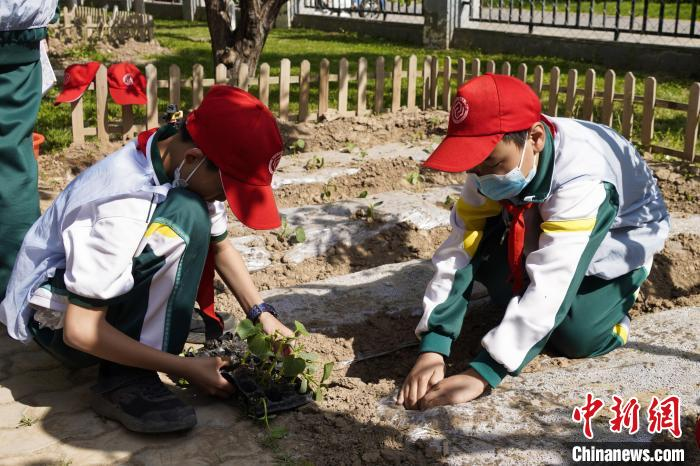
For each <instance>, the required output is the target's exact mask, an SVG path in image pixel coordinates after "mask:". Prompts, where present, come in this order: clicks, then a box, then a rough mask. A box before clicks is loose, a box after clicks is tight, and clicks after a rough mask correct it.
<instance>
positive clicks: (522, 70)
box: [517, 63, 527, 83]
mask: <svg viewBox="0 0 700 466" xmlns="http://www.w3.org/2000/svg"><path fill="white" fill-rule="evenodd" d="M517 78H518V79H519V80H521V81H522V82H524V83H527V64H526V63H521V64H519V65H518V76H517Z"/></svg>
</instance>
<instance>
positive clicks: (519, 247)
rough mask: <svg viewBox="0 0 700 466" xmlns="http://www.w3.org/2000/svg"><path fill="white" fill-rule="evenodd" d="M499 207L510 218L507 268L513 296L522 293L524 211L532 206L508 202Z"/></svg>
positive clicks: (530, 203) (503, 202) (502, 202)
mask: <svg viewBox="0 0 700 466" xmlns="http://www.w3.org/2000/svg"><path fill="white" fill-rule="evenodd" d="M501 205H502V206H503V207H504V208H505V209H506V210H507V211H508V213H509V214H510V217H511V221H510V228H509V229H508V268H509V269H510V281H511V283H512V287H513V294H514V295H518V294H520V293H521V292H522V291H523V250H524V249H525V211H526V210H527V209H529V208H530V207H532V206H533V205H534V204H533V203H532V202H528V203H527V204H522V205H515V204H512V203H511V202H509V201H501Z"/></svg>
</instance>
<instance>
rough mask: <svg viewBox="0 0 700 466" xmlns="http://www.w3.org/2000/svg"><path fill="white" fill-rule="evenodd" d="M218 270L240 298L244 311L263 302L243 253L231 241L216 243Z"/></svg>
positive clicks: (237, 297) (227, 284)
mask: <svg viewBox="0 0 700 466" xmlns="http://www.w3.org/2000/svg"><path fill="white" fill-rule="evenodd" d="M216 271H217V272H219V276H220V277H221V279H222V280H223V281H224V283H226V286H227V287H228V289H229V290H231V291H232V292H233V294H234V296H235V297H236V299H237V300H238V302H239V304H240V305H241V307H242V308H243V310H244V311H248V310H249V309H250V308H251V307H253V306H255V305H256V304H260V303H262V301H263V300H262V298H261V297H260V293H258V290H257V288H256V287H255V284H254V283H253V279H252V278H251V277H250V273H249V272H248V268H247V267H246V264H245V261H244V260H243V257H241V254H240V253H239V252H238V251H237V250H236V249H235V248H234V247H233V246H232V245H231V243H230V242H229V241H222V242H220V243H218V244H217V245H216Z"/></svg>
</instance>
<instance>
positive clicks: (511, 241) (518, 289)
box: [501, 115, 557, 295]
mask: <svg viewBox="0 0 700 466" xmlns="http://www.w3.org/2000/svg"><path fill="white" fill-rule="evenodd" d="M541 121H542V122H543V123H544V124H546V125H547V127H548V128H549V131H550V132H551V133H552V137H554V135H555V134H556V132H557V130H556V128H555V126H554V124H553V123H552V122H551V121H549V119H548V118H546V117H545V116H544V115H541ZM501 205H502V206H503V207H504V208H505V209H506V210H507V211H508V214H510V217H511V221H510V228H509V229H508V268H509V269H510V280H511V283H512V286H513V294H515V295H519V294H520V293H522V291H523V288H524V286H523V285H524V277H523V250H524V249H525V211H526V210H527V209H529V208H530V207H532V206H533V205H534V203H532V202H528V203H525V204H521V205H515V204H513V203H511V202H510V201H505V200H504V201H501Z"/></svg>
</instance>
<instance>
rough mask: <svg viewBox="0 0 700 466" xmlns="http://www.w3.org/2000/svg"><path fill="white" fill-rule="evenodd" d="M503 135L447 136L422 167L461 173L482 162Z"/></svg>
mask: <svg viewBox="0 0 700 466" xmlns="http://www.w3.org/2000/svg"><path fill="white" fill-rule="evenodd" d="M501 139H503V134H500V133H499V134H489V135H486V136H447V137H446V138H445V139H443V141H442V142H441V143H440V145H439V146H437V148H436V149H435V151H433V153H432V154H431V155H430V157H428V160H426V161H425V162H423V166H425V167H428V168H432V169H434V170H440V171H444V172H463V171H467V170H470V169H472V168H474V167H476V166H477V165H479V164H480V163H481V162H483V161H484V160H485V159H486V158H487V157H488V156H489V154H490V153H491V152H492V151H493V149H494V147H496V144H498V141H500V140H501Z"/></svg>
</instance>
